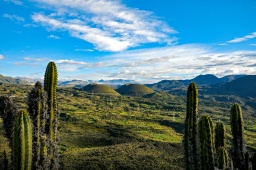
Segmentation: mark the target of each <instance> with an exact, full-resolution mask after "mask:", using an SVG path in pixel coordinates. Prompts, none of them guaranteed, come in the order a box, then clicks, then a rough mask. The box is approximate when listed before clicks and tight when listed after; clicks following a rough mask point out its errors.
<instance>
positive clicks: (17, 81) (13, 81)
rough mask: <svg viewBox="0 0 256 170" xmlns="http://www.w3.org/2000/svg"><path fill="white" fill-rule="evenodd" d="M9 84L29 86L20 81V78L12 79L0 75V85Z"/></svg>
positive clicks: (25, 82)
mask: <svg viewBox="0 0 256 170" xmlns="http://www.w3.org/2000/svg"><path fill="white" fill-rule="evenodd" d="M2 83H9V84H30V83H29V82H27V81H25V80H22V79H20V78H13V77H8V76H3V75H1V74H0V84H2Z"/></svg>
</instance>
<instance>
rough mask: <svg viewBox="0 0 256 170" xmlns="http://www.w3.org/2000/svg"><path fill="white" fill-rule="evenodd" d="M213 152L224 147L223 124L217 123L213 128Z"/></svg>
mask: <svg viewBox="0 0 256 170" xmlns="http://www.w3.org/2000/svg"><path fill="white" fill-rule="evenodd" d="M214 131H215V150H216V152H218V149H219V148H220V147H225V145H226V144H225V140H226V128H225V125H224V123H222V122H220V121H219V122H217V123H216V126H215V129H214Z"/></svg>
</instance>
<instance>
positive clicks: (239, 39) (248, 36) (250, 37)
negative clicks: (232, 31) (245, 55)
mask: <svg viewBox="0 0 256 170" xmlns="http://www.w3.org/2000/svg"><path fill="white" fill-rule="evenodd" d="M253 38H256V32H253V33H251V34H248V35H246V36H243V37H240V38H235V39H233V40H230V41H228V43H240V42H244V41H247V40H249V39H253Z"/></svg>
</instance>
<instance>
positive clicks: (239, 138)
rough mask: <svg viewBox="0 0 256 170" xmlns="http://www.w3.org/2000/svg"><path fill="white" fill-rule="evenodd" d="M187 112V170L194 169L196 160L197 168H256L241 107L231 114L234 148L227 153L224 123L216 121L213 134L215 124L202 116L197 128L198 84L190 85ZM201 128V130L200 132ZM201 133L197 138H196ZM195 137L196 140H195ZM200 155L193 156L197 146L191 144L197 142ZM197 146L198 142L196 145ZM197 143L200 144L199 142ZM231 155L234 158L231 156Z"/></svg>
mask: <svg viewBox="0 0 256 170" xmlns="http://www.w3.org/2000/svg"><path fill="white" fill-rule="evenodd" d="M187 96H188V97H187V112H186V119H185V136H184V146H185V148H184V149H185V162H186V169H195V166H194V165H195V164H194V159H195V158H197V157H200V159H199V164H198V167H199V168H198V167H197V169H201V170H214V169H233V168H234V169H239V170H249V169H250V168H251V166H250V164H251V163H252V169H253V170H254V169H256V165H255V164H256V163H255V160H256V156H255V155H256V154H254V156H253V157H252V158H250V155H249V153H248V152H246V149H245V141H244V124H243V116H242V111H241V107H240V106H239V105H238V104H234V105H233V106H232V107H231V111H230V122H231V123H230V124H231V132H232V136H233V139H232V149H231V152H230V153H228V151H227V149H226V144H225V142H226V141H225V140H226V130H225V125H224V124H223V123H222V122H220V121H219V122H217V123H216V126H215V129H214V133H213V123H212V120H211V118H210V117H209V116H208V115H202V116H201V118H200V120H199V123H198V127H197V112H198V92H197V89H196V85H195V84H194V83H191V84H190V85H189V87H188V92H187ZM197 128H198V130H197ZM197 133H198V135H197ZM193 137H195V138H193ZM197 140H199V143H198V145H199V146H198V152H194V153H196V154H197V155H193V152H192V151H193V149H194V148H197V146H196V147H194V145H193V142H192V141H197ZM195 143H196V142H195ZM196 144H197V143H196ZM230 155H231V157H230Z"/></svg>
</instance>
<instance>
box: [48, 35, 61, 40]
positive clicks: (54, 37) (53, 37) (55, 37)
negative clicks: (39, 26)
mask: <svg viewBox="0 0 256 170" xmlns="http://www.w3.org/2000/svg"><path fill="white" fill-rule="evenodd" d="M47 38H52V39H56V40H57V39H60V37H58V36H56V35H49V36H48V37H47Z"/></svg>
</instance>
